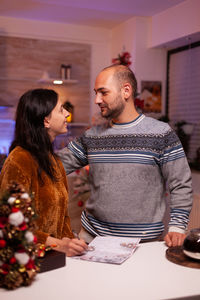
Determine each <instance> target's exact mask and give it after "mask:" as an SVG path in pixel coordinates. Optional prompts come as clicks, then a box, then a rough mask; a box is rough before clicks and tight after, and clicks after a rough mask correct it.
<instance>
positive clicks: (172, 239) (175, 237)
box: [164, 232, 186, 247]
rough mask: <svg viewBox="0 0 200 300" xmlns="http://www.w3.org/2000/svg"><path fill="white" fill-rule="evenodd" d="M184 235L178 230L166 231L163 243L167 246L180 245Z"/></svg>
mask: <svg viewBox="0 0 200 300" xmlns="http://www.w3.org/2000/svg"><path fill="white" fill-rule="evenodd" d="M185 237H186V235H185V234H184V233H179V232H168V233H167V234H166V236H165V237H164V240H165V243H166V244H167V246H168V247H175V246H181V245H182V244H183V241H184V239H185Z"/></svg>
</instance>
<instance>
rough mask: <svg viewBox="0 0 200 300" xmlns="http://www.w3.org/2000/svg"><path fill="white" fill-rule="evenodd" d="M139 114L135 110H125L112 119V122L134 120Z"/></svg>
mask: <svg viewBox="0 0 200 300" xmlns="http://www.w3.org/2000/svg"><path fill="white" fill-rule="evenodd" d="M139 115H140V114H139V113H138V112H137V111H134V112H133V111H132V112H127V113H126V114H123V113H122V114H121V115H120V116H119V117H117V118H115V119H112V122H113V123H118V124H120V123H129V122H132V121H134V120H135V119H136V118H137V117H138V116H139Z"/></svg>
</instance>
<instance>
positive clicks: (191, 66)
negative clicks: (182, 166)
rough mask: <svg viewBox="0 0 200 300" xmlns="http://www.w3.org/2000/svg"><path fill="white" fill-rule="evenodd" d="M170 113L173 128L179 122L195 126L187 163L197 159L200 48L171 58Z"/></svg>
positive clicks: (177, 53)
mask: <svg viewBox="0 0 200 300" xmlns="http://www.w3.org/2000/svg"><path fill="white" fill-rule="evenodd" d="M168 76H169V79H168V80H169V86H168V113H169V119H170V122H171V123H172V124H173V125H174V124H175V123H177V122H180V121H186V122H187V123H190V124H193V130H192V133H191V137H190V142H189V151H188V154H187V156H188V160H189V161H191V162H192V161H193V160H194V159H195V158H196V151H197V148H199V147H200V46H198V47H195V48H190V47H189V48H188V49H186V50H183V51H179V52H175V53H172V54H171V55H170V60H169V73H168Z"/></svg>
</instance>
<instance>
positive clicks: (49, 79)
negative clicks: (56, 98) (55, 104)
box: [38, 78, 78, 85]
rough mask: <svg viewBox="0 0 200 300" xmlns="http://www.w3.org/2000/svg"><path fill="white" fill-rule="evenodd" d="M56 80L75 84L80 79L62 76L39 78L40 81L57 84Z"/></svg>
mask: <svg viewBox="0 0 200 300" xmlns="http://www.w3.org/2000/svg"><path fill="white" fill-rule="evenodd" d="M54 80H59V81H60V80H62V82H63V83H62V84H75V83H77V82H78V80H76V79H61V78H48V79H43V78H41V79H39V80H38V83H51V84H55V83H53V81H54ZM62 84H60V85H62ZM57 85H59V84H57Z"/></svg>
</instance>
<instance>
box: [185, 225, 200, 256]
mask: <svg viewBox="0 0 200 300" xmlns="http://www.w3.org/2000/svg"><path fill="white" fill-rule="evenodd" d="M183 252H184V253H185V254H186V255H187V256H189V257H192V258H195V259H200V228H195V229H192V230H190V232H189V234H188V235H187V236H186V238H185V240H184V242H183Z"/></svg>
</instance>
